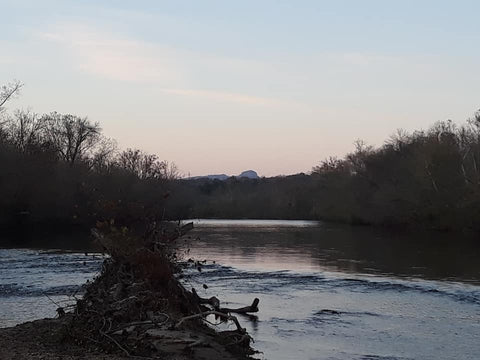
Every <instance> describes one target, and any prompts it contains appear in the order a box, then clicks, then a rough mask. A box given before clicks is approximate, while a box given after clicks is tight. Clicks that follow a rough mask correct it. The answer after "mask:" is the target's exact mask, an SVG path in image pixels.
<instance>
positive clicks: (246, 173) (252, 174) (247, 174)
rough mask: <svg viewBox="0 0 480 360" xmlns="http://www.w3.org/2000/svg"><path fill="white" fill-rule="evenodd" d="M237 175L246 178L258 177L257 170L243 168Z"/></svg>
mask: <svg viewBox="0 0 480 360" xmlns="http://www.w3.org/2000/svg"><path fill="white" fill-rule="evenodd" d="M237 177H246V178H249V179H258V178H259V176H258V174H257V172H256V171H253V170H245V171H243V172H242V173H241V174H240V175H238V176H237Z"/></svg>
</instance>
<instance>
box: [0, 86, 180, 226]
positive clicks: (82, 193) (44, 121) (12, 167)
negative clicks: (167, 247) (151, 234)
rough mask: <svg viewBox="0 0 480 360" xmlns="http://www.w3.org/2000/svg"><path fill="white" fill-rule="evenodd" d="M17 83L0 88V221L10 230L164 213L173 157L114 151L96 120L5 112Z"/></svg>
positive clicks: (128, 219) (141, 218) (174, 173)
mask: <svg viewBox="0 0 480 360" xmlns="http://www.w3.org/2000/svg"><path fill="white" fill-rule="evenodd" d="M20 88H21V85H20V84H19V83H14V84H10V85H8V86H3V87H2V88H0V228H1V229H4V230H5V229H11V230H14V231H18V230H26V229H38V228H48V229H51V230H55V229H60V228H62V227H64V228H71V227H72V226H77V227H80V228H85V229H88V228H90V227H91V226H93V225H95V223H96V221H105V220H111V219H115V221H117V222H121V223H125V224H134V223H135V222H140V221H144V220H146V218H149V217H155V218H158V217H162V216H164V208H165V199H166V198H167V196H168V187H169V183H170V182H171V181H172V180H173V179H175V178H176V177H177V170H176V168H175V166H174V165H173V164H169V163H168V162H166V161H161V160H159V159H158V157H157V156H156V155H151V154H147V153H144V152H143V151H141V150H138V149H127V150H124V151H120V150H118V149H117V147H116V144H115V142H114V141H112V140H111V139H108V138H106V137H105V136H104V135H103V134H102V129H101V128H100V126H99V124H98V123H95V122H91V121H90V120H89V119H88V118H85V117H79V116H75V115H70V114H59V113H55V112H54V113H50V114H44V115H38V114H35V113H33V112H30V111H24V110H17V111H14V112H7V111H6V110H5V109H4V108H3V105H4V104H5V103H6V102H7V101H8V100H9V99H11V98H12V97H13V96H15V94H16V93H17V92H18V90H19V89H20Z"/></svg>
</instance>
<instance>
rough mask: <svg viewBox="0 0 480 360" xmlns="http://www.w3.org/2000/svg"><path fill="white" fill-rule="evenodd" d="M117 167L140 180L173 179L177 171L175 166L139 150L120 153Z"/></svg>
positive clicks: (176, 175)
mask: <svg viewBox="0 0 480 360" xmlns="http://www.w3.org/2000/svg"><path fill="white" fill-rule="evenodd" d="M118 165H119V166H120V167H121V168H123V169H125V170H127V171H129V172H131V173H133V174H135V175H136V176H138V177H139V178H140V179H143V180H145V179H166V180H167V179H168V180H170V179H175V178H177V177H178V169H177V167H176V165H175V164H173V163H172V164H169V163H168V162H167V161H161V160H159V159H158V156H157V155H153V154H147V153H145V152H143V151H141V150H139V149H127V150H125V151H123V152H122V153H120V155H119V157H118Z"/></svg>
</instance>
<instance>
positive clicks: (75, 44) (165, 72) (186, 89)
mask: <svg viewBox="0 0 480 360" xmlns="http://www.w3.org/2000/svg"><path fill="white" fill-rule="evenodd" d="M40 38H41V39H43V40H44V41H49V42H53V43H56V44H58V45H60V46H62V47H63V48H64V49H66V50H67V51H68V53H69V55H70V57H71V59H72V62H73V63H74V66H76V67H77V69H79V70H81V71H85V72H87V73H90V74H93V75H96V76H100V77H103V78H107V79H110V80H115V81H128V82H135V83H150V84H155V85H157V86H159V88H160V91H162V92H164V93H167V94H172V95H178V96H186V97H196V98H201V99H204V100H211V101H221V102H235V103H243V104H250V105H262V106H276V105H282V104H284V105H285V104H287V102H286V101H283V100H279V99H274V98H269V97H263V96H254V95H250V94H245V93H242V92H241V91H239V92H235V91H233V92H232V91H221V90H211V89H208V90H207V89H202V84H197V83H195V80H194V78H195V72H197V73H198V71H199V68H202V67H203V68H205V69H208V71H212V69H215V71H218V72H220V73H221V72H222V71H223V72H225V73H228V72H230V73H234V72H235V71H237V72H238V71H243V72H245V73H248V72H249V71H250V70H253V71H254V72H255V71H256V72H261V69H259V67H260V66H261V65H259V64H257V63H252V62H248V61H242V60H237V59H231V58H222V57H217V56H213V55H209V54H201V53H192V52H188V51H183V50H178V49H173V48H169V47H162V46H161V45H158V44H152V43H148V42H144V41H137V40H132V39H128V38H124V37H120V36H115V35H112V34H110V33H107V32H104V31H99V30H97V29H94V28H89V27H87V26H84V25H62V26H56V27H53V28H51V29H50V30H49V31H48V32H43V33H41V34H40ZM192 67H195V69H193V68H192ZM219 77H221V74H219ZM216 80H217V79H212V81H216ZM209 85H210V84H209ZM208 87H209V88H211V86H208Z"/></svg>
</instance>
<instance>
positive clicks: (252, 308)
mask: <svg viewBox="0 0 480 360" xmlns="http://www.w3.org/2000/svg"><path fill="white" fill-rule="evenodd" d="M259 302H260V300H259V299H258V298H255V299H254V300H253V302H252V305H249V306H244V307H241V308H236V309H230V308H220V309H219V310H218V311H220V312H223V313H237V314H247V313H253V312H258V303H259Z"/></svg>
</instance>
